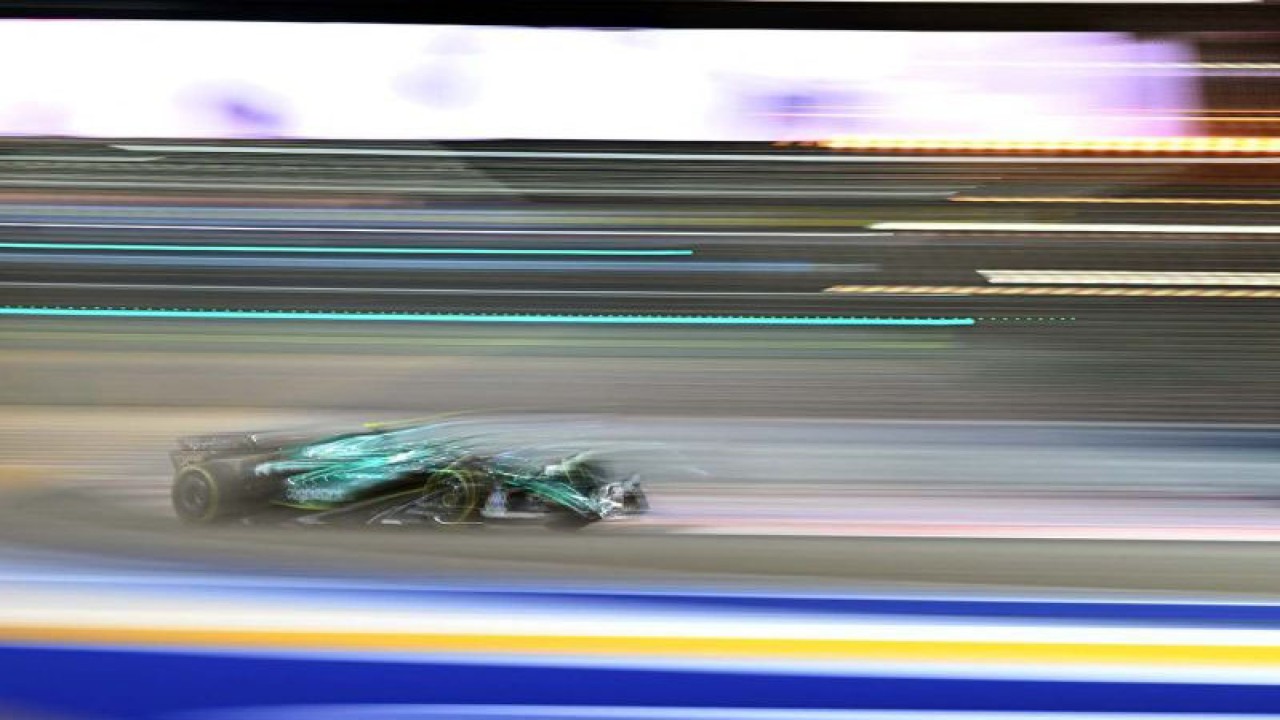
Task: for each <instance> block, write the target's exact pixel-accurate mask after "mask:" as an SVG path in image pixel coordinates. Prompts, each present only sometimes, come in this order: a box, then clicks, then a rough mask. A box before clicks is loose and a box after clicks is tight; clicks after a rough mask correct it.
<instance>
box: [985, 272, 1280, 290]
mask: <svg viewBox="0 0 1280 720" xmlns="http://www.w3.org/2000/svg"><path fill="white" fill-rule="evenodd" d="M978 274H979V275H982V276H983V277H984V278H986V279H987V281H988V282H991V283H995V284H997V285H999V284H1019V283H1035V284H1041V285H1162V286H1163V285H1227V286H1233V287H1280V273H1273V272H1230V271H1220V272H1148V271H1132V270H979V271H978Z"/></svg>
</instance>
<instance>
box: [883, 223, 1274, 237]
mask: <svg viewBox="0 0 1280 720" xmlns="http://www.w3.org/2000/svg"><path fill="white" fill-rule="evenodd" d="M868 227H869V228H870V229H872V230H891V231H895V232H1064V233H1159V234H1199V235H1280V225H1143V224H1129V223H1124V224H1120V223H1002V222H878V223H872V224H871V225H869V226H868Z"/></svg>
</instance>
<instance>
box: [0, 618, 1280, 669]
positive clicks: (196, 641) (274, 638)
mask: <svg viewBox="0 0 1280 720" xmlns="http://www.w3.org/2000/svg"><path fill="white" fill-rule="evenodd" d="M32 642H37V643H52V644H90V645H141V646H148V647H192V646H196V647H236V648H254V649H266V648H288V649H306V650H352V651H366V652H376V651H388V652H391V651H401V652H403V651H409V652H461V653H536V654H551V655H643V656H678V657H701V658H730V657H761V658H786V659H812V660H867V661H914V662H988V663H1059V664H1062V663H1080V664H1153V665H1230V666H1246V667H1256V666H1273V665H1274V666H1280V647H1276V646H1236V645H1126V644H1089V643H1017V642H931V641H918V640H857V639H852V640H845V639H774V638H734V637H653V636H584V635H505V634H463V633H420V632H414V633H402V632H396V633H390V632H337V631H315V630H298V631H286V630H240V629H192V628H127V627H67V626H9V627H4V628H0V643H32Z"/></svg>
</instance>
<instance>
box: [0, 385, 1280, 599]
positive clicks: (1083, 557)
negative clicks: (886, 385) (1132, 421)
mask: <svg viewBox="0 0 1280 720" xmlns="http://www.w3.org/2000/svg"><path fill="white" fill-rule="evenodd" d="M14 410H16V411H19V412H15V413H14V415H13V416H12V420H11V422H13V423H21V424H25V425H27V426H28V427H29V428H31V427H40V428H45V430H43V432H36V433H32V432H27V433H25V435H20V434H19V433H17V432H15V429H14V427H13V426H12V425H10V426H9V427H8V428H7V430H8V432H7V433H6V439H7V442H6V445H7V446H8V445H9V443H13V442H16V441H17V438H18V437H20V436H21V437H27V438H33V437H37V438H39V439H42V440H43V441H44V443H45V445H44V448H43V452H42V453H28V462H27V465H26V466H25V467H26V468H27V476H26V477H25V478H23V479H21V480H20V481H19V480H15V481H14V482H12V483H10V486H9V487H8V488H7V490H6V498H5V502H4V504H3V506H2V507H0V539H2V540H3V541H4V542H5V543H6V545H8V546H9V547H10V548H23V547H26V548H32V549H40V550H45V551H47V550H56V551H60V552H67V553H74V554H80V555H88V556H90V557H99V558H104V557H105V558H112V557H114V558H135V559H147V560H151V561H156V560H159V561H162V562H165V563H173V564H177V565H181V566H186V567H191V566H196V567H201V566H205V567H218V566H226V565H227V564H231V565H233V566H238V567H242V568H252V569H255V570H266V571H271V572H282V573H286V574H303V575H306V574H316V573H320V574H324V573H330V574H332V573H353V572H354V573H357V574H362V573H367V574H370V575H375V576H385V575H388V574H390V575H409V576H412V577H415V578H423V577H440V578H466V577H473V578H474V577H482V578H494V579H500V578H509V579H511V580H512V581H519V580H521V579H530V578H537V577H541V578H544V579H545V578H555V579H560V580H565V579H571V578H576V579H577V580H578V581H582V582H615V581H616V582H637V583H649V584H664V583H667V584H669V583H677V584H680V583H685V584H692V583H698V584H711V585H717V584H727V585H733V584H738V585H742V584H748V585H752V586H759V585H765V586H775V585H791V586H799V587H813V588H829V589H830V588H844V589H850V588H863V589H866V588H876V587H903V586H913V587H920V588H931V587H932V588H937V587H969V588H974V587H985V588H995V589H999V590H1002V591H1007V590H1010V589H1018V588H1037V587H1038V588H1042V589H1048V588H1052V589H1055V590H1072V589H1074V590H1081V591H1097V590H1110V591H1159V592H1167V593H1191V594H1199V595H1205V594H1237V593H1239V594H1266V593H1272V592H1275V591H1277V590H1280V580H1278V579H1277V575H1276V572H1275V571H1276V570H1277V569H1280V544H1277V543H1276V542H1275V541H1274V538H1272V540H1271V541H1264V542H1259V541H1247V540H1245V541H1240V538H1239V537H1236V536H1233V535H1232V534H1231V531H1232V530H1234V531H1236V532H1238V531H1240V530H1241V529H1242V528H1249V527H1252V528H1253V529H1255V530H1262V531H1266V532H1269V533H1272V534H1274V533H1275V531H1274V528H1275V527H1277V526H1280V501H1278V500H1277V499H1276V497H1275V495H1276V493H1274V492H1273V489H1272V486H1270V485H1268V484H1267V483H1266V482H1265V481H1266V480H1267V477H1268V473H1269V468H1273V467H1274V465H1275V450H1274V448H1275V444H1274V442H1273V440H1274V438H1275V434H1276V431H1274V430H1267V429H1259V428H1253V429H1223V428H1216V429H1214V428H1185V427H1183V428H1177V427H1168V426H1164V427H1142V426H1129V427H1121V426H1110V427H1107V426H1102V427H1095V426H1043V425H1032V426H1025V425H1001V424H956V423H940V424H939V423H923V424H920V423H839V422H832V423H815V422H812V421H810V422H808V423H805V422H783V421H754V422H742V421H739V422H737V423H734V422H731V421H715V420H699V421H694V420H688V419H685V420H679V419H653V420H651V421H649V422H643V421H636V420H620V419H618V418H601V417H589V418H582V417H578V418H566V417H545V418H528V417H523V418H519V419H517V420H514V421H513V420H512V419H510V418H508V419H506V420H502V421H495V422H494V424H493V426H492V427H493V428H494V430H495V432H502V433H505V434H507V435H508V436H510V433H511V432H512V428H513V427H514V428H519V429H521V432H525V433H529V432H537V433H538V434H540V435H541V436H542V437H545V438H548V439H554V436H555V435H556V434H557V433H558V435H559V437H560V438H566V437H574V438H578V439H579V441H581V442H584V443H588V444H590V443H592V442H595V441H604V440H605V439H609V440H611V441H612V442H614V443H621V442H631V443H639V444H646V443H647V444H649V445H650V446H652V447H657V444H658V442H659V440H665V441H666V442H665V447H664V449H665V450H671V449H672V448H676V449H679V450H680V451H681V452H682V453H683V457H685V458H686V459H691V460H694V461H698V462H700V463H702V464H703V465H706V466H708V470H711V471H714V472H715V473H718V475H713V476H712V477H708V478H700V479H695V480H690V479H688V478H684V477H665V478H659V479H658V480H657V481H656V482H654V483H653V484H652V486H651V493H652V495H653V502H654V505H655V511H654V515H653V516H652V517H651V518H647V519H645V520H642V521H639V522H626V521H618V522H611V523H606V524H603V525H598V526H594V527H591V528H588V529H587V530H585V531H582V532H580V533H576V534H561V533H555V532H551V531H548V530H545V529H542V528H523V527H485V528H471V529H461V530H459V531H457V532H455V531H452V530H449V531H428V532H422V531H394V530H385V529H374V530H361V529H348V528H312V529H302V528H297V527H245V526H230V527H222V528H214V529H192V528H188V527H183V526H181V525H180V524H179V523H177V522H176V520H174V519H173V518H172V517H171V515H170V512H169V509H168V507H167V481H168V477H167V472H166V468H165V467H164V460H165V459H164V456H163V452H164V450H165V449H166V448H167V446H168V444H169V443H168V440H169V438H170V437H171V435H170V433H173V432H186V431H188V430H193V429H196V428H202V429H203V428H211V429H219V430H220V429H229V428H231V427H235V426H236V424H237V423H263V422H267V421H274V422H285V421H286V420H287V419H288V418H285V417H283V416H276V417H267V416H265V415H263V414H262V413H257V414H254V413H250V412H244V413H235V412H221V413H218V414H217V415H210V414H198V413H191V412H187V413H180V412H173V411H160V410H151V411H146V412H144V411H140V410H137V409H132V410H131V409H127V408H121V409H118V410H116V411H114V412H112V411H110V410H107V409H102V408H97V409H93V410H76V409H70V408H60V409H43V410H39V411H37V410H33V409H27V410H25V411H21V409H14ZM318 415H319V414H314V415H313V417H318ZM300 417H301V416H299V418H300ZM299 418H294V421H295V422H296V421H297V420H298V419H299ZM341 419H342V420H343V421H349V420H351V419H354V417H352V418H341ZM331 420H332V421H334V422H336V421H337V420H339V418H331ZM531 420H532V424H531V422H530V421H531ZM242 426H243V425H242ZM532 427H537V428H539V429H538V430H536V431H534V430H531V428H532ZM55 428H56V429H57V430H54V429H55ZM548 429H551V432H549V431H548ZM51 453H52V454H55V455H56V457H57V458H58V461H59V462H60V463H62V464H61V465H56V464H53V463H50V462H49V461H48V457H49V454H51ZM6 455H7V456H9V457H16V456H17V455H18V451H17V450H14V449H10V448H9V447H6ZM41 458H45V460H46V464H45V465H41V464H40V462H41ZM1055 464H1061V465H1062V466H1059V467H1054V466H1055ZM1171 467H1172V468H1177V473H1181V475H1177V474H1175V475H1173V476H1171V475H1170V474H1169V473H1168V472H1167V469H1168V468H1171ZM779 469H785V470H787V471H790V472H793V473H797V472H798V473H800V475H798V476H792V477H781V476H778V475H775V474H774V473H775V472H776V471H778V470H779ZM1197 478H1203V480H1204V481H1203V482H1196V479H1197ZM1246 478H1251V479H1252V481H1253V482H1251V483H1243V482H1241V481H1242V480H1243V479H1246ZM1269 492H1270V493H1271V494H1268V493H1269ZM752 517H754V520H753V521H752V522H754V525H752V524H751V523H750V522H749V523H748V524H747V525H746V526H745V527H746V528H747V529H745V530H742V531H740V532H736V531H733V529H732V528H733V527H734V525H733V524H734V523H737V524H738V525H737V526H738V527H743V525H742V523H743V519H744V518H752ZM726 522H729V530H728V532H729V534H728V535H724V536H720V535H717V534H715V533H718V532H724V531H725V523H726ZM1071 523H1074V524H1076V525H1079V526H1085V527H1086V528H1087V529H1088V530H1089V531H1090V533H1091V534H1090V535H1086V537H1089V538H1090V539H1083V540H1080V539H1075V540H1073V539H1065V538H1057V539H1049V540H1045V539H1035V538H1017V537H1014V538H1009V537H1004V538H1002V537H1000V532H1001V528H1007V527H1008V526H1010V525H1019V524H1021V525H1034V526H1040V527H1050V528H1052V527H1054V526H1055V525H1057V526H1059V527H1062V526H1063V525H1064V524H1071ZM886 524H887V525H888V529H887V531H886V529H885V528H886ZM939 524H948V525H950V526H952V527H953V528H954V532H953V534H952V536H951V537H935V538H929V537H924V536H923V535H926V534H927V532H928V531H929V529H930V528H933V529H936V528H937V526H938V525H939ZM1159 524H1163V525H1164V526H1165V527H1166V528H1169V529H1172V531H1173V532H1172V533H1171V534H1169V535H1167V536H1166V537H1165V538H1164V540H1163V541H1159V542H1155V541H1139V540H1132V539H1129V540H1123V541H1120V540H1115V539H1114V538H1116V537H1125V533H1126V532H1132V531H1133V530H1134V529H1135V528H1136V529H1141V528H1142V527H1144V526H1152V525H1159ZM1197 526H1199V527H1200V529H1201V530H1203V531H1204V532H1203V533H1202V534H1201V537H1211V538H1213V540H1212V541H1208V542H1192V541H1183V540H1178V539H1177V538H1178V537H1179V533H1180V532H1181V533H1183V534H1185V535H1187V536H1194V534H1195V530H1196V528H1197ZM832 527H835V528H838V529H839V531H838V532H832V531H831V528H832ZM877 527H879V528H880V530H881V531H884V532H883V533H882V534H887V535H888V536H887V537H886V536H881V537H875V534H876V532H877V530H876V528H877ZM708 532H710V533H711V534H706V533H708ZM768 532H778V533H780V534H779V535H778V536H768V535H767V534H761V533H768ZM811 533H812V534H813V535H816V536H806V535H809V534H811ZM824 533H828V536H822V535H823V534H824ZM859 533H861V534H862V536H859ZM984 535H985V536H986V537H984ZM1107 538H1112V539H1107Z"/></svg>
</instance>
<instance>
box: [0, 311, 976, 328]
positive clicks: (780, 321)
mask: <svg viewBox="0 0 1280 720" xmlns="http://www.w3.org/2000/svg"><path fill="white" fill-rule="evenodd" d="M0 315H10V316H21V317H110V318H172V319H189V320H339V321H350V322H355V321H360V322H428V323H523V324H551V323H564V324H576V325H749V326H761V327H768V326H827V327H832V326H854V325H888V326H904V325H926V326H928V325H973V324H974V319H973V318H968V317H933V318H925V317H820V316H816V317H815V316H811V317H785V316H784V317H770V316H763V315H760V316H741V315H550V314H514V313H493V314H479V313H385V312H364V313H362V312H321V311H316V312H307V311H294V310H189V309H174V308H103V307H79V308H72V307H15V306H9V307H0Z"/></svg>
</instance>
